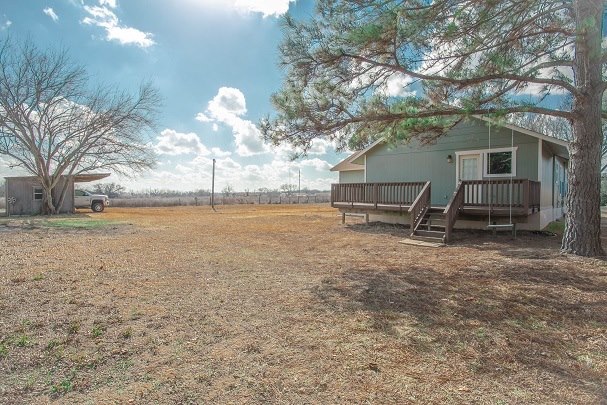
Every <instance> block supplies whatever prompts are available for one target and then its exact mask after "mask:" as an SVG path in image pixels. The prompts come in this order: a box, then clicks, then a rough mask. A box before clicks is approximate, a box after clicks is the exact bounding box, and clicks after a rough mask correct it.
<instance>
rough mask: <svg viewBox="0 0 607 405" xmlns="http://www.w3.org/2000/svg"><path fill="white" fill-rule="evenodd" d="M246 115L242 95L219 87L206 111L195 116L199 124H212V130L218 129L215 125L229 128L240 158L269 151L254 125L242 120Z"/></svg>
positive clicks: (233, 89)
mask: <svg viewBox="0 0 607 405" xmlns="http://www.w3.org/2000/svg"><path fill="white" fill-rule="evenodd" d="M246 113H247V104H246V100H245V96H244V94H243V93H242V92H241V91H240V90H239V89H236V88H233V87H221V88H220V89H219V90H218V92H217V94H216V95H215V97H213V99H212V100H211V101H209V103H208V105H207V109H206V111H204V112H200V113H198V114H197V115H196V119H197V120H198V121H200V122H213V124H214V125H213V130H214V131H217V130H218V129H219V128H218V126H217V123H221V124H225V125H227V126H229V127H230V128H231V130H232V134H233V135H234V143H235V144H236V153H237V154H238V155H240V156H253V155H259V154H262V153H266V152H268V151H269V147H268V145H266V144H265V143H264V142H263V139H262V138H261V132H260V131H259V129H258V128H257V127H256V126H255V124H254V123H253V122H251V121H249V120H246V119H244V118H242V116H244V115H245V114H246Z"/></svg>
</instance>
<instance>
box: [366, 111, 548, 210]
mask: <svg viewBox="0 0 607 405" xmlns="http://www.w3.org/2000/svg"><path fill="white" fill-rule="evenodd" d="M488 131H489V127H488V126H487V124H486V123H485V122H483V121H480V120H476V119H474V120H470V121H468V122H464V123H461V124H458V125H457V126H456V127H455V128H453V129H452V130H451V131H450V132H449V133H448V134H447V135H445V136H443V137H441V138H439V139H438V140H436V142H435V143H433V144H431V145H419V143H417V142H412V143H411V144H407V145H398V146H396V145H390V144H382V145H379V146H377V147H376V148H374V149H372V150H371V151H370V152H368V153H367V182H369V183H374V182H382V181H388V182H393V181H428V180H429V181H431V182H432V203H433V204H437V205H445V204H446V203H447V202H448V201H449V199H450V198H451V195H452V194H453V191H454V190H455V184H456V173H455V168H456V162H455V160H456V155H455V152H463V151H468V150H481V149H489V132H488ZM510 145H511V130H509V129H506V128H496V127H495V126H494V127H492V128H491V148H492V149H494V148H505V147H510ZM514 146H515V147H516V146H518V150H517V156H516V161H517V162H516V163H517V167H516V177H515V178H524V179H531V180H537V176H538V170H537V168H538V139H537V138H534V137H532V136H529V135H525V134H522V133H519V132H516V131H515V132H514ZM448 155H451V156H452V157H453V162H452V163H447V156H448Z"/></svg>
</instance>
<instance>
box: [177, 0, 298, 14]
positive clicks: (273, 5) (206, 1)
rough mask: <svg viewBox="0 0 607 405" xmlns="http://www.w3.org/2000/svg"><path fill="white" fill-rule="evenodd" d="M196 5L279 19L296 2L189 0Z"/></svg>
mask: <svg viewBox="0 0 607 405" xmlns="http://www.w3.org/2000/svg"><path fill="white" fill-rule="evenodd" d="M188 1H189V2H190V3H192V4H195V5H203V6H205V7H211V8H215V9H219V10H226V9H227V10H233V11H236V12H239V13H244V14H249V13H259V14H262V15H263V17H264V18H265V17H278V16H281V15H283V14H285V13H286V12H287V11H288V10H289V4H290V3H295V0H188Z"/></svg>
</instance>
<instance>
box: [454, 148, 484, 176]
mask: <svg viewBox="0 0 607 405" xmlns="http://www.w3.org/2000/svg"><path fill="white" fill-rule="evenodd" d="M468 155H474V156H479V158H480V159H479V167H478V177H481V178H482V177H483V172H482V170H483V169H482V168H481V166H482V165H483V151H482V150H464V151H456V152H455V184H457V183H459V180H460V179H459V160H460V159H459V158H460V157H461V156H468Z"/></svg>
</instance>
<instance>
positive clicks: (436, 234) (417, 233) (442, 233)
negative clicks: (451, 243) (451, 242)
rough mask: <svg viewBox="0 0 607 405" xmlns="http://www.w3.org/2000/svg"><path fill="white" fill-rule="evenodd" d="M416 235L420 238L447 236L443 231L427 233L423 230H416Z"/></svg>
mask: <svg viewBox="0 0 607 405" xmlns="http://www.w3.org/2000/svg"><path fill="white" fill-rule="evenodd" d="M413 234H414V235H418V236H427V237H429V238H442V237H443V236H445V232H441V231H426V230H423V229H416V230H415V232H413Z"/></svg>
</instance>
